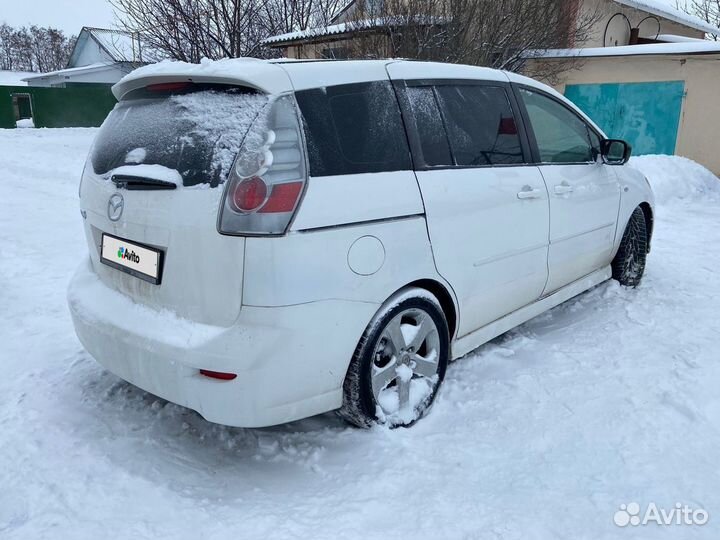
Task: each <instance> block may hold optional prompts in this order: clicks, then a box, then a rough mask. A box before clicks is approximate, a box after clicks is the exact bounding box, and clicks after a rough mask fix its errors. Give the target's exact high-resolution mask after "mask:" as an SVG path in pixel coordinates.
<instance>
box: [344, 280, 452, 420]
mask: <svg viewBox="0 0 720 540" xmlns="http://www.w3.org/2000/svg"><path fill="white" fill-rule="evenodd" d="M449 342H450V338H449V335H448V325H447V321H446V320H445V315H444V314H443V311H442V309H441V307H440V304H439V302H438V301H437V299H436V298H435V297H434V296H433V295H432V294H430V293H429V292H427V291H425V290H424V289H416V288H409V289H405V290H403V291H400V293H398V294H397V295H395V296H394V297H393V298H391V299H390V300H388V302H386V303H385V305H384V307H383V308H382V309H381V310H380V311H379V312H378V314H377V315H375V317H374V318H373V320H372V321H371V322H370V324H369V325H368V327H367V329H366V330H365V333H364V334H363V337H362V339H361V340H360V343H359V344H358V346H357V348H356V350H355V354H354V355H353V358H352V361H351V362H350V367H349V368H348V372H347V376H346V377H345V383H344V385H343V405H342V408H341V409H340V411H339V413H340V416H342V417H343V418H344V419H345V420H347V421H348V422H350V423H351V424H354V425H356V426H358V427H363V428H367V427H370V426H372V425H373V424H375V423H381V424H387V425H389V426H390V427H398V426H410V425H412V424H414V423H415V422H417V421H418V420H419V419H420V418H422V417H423V416H424V415H425V413H426V412H427V411H428V409H429V408H430V406H431V405H432V403H433V401H434V399H435V396H436V395H437V392H438V389H439V388H440V385H441V384H442V381H443V379H444V377H445V370H446V369H447V364H448V359H449V356H450V347H449Z"/></svg>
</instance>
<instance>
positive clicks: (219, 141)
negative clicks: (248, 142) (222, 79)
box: [90, 83, 268, 187]
mask: <svg viewBox="0 0 720 540" xmlns="http://www.w3.org/2000/svg"><path fill="white" fill-rule="evenodd" d="M267 103H268V99H267V96H264V95H262V94H258V93H256V92H254V91H252V90H249V89H247V88H239V87H229V86H224V85H200V84H189V83H168V84H159V85H154V86H150V87H148V88H141V89H138V90H134V91H133V92H131V93H129V94H128V95H127V96H126V97H124V98H123V100H122V101H120V103H118V104H117V105H116V107H115V109H113V111H112V112H111V113H110V115H109V116H108V117H107V119H106V120H105V122H104V123H103V125H102V127H101V128H100V132H99V133H98V135H97V138H96V139H95V144H94V146H93V150H92V153H91V155H90V160H91V163H92V167H93V170H94V172H95V174H99V175H110V174H113V173H114V171H116V170H119V169H120V168H121V167H122V170H121V172H122V173H123V174H129V175H142V174H143V173H144V171H152V174H163V175H167V174H168V173H172V174H173V175H177V174H178V173H179V175H180V176H181V177H182V180H183V185H185V186H196V185H199V184H209V185H210V186H211V187H215V186H217V185H219V184H221V183H222V182H224V181H225V179H226V177H227V175H228V173H229V171H230V168H231V167H232V164H233V162H234V160H235V157H236V156H237V154H238V151H239V149H240V146H241V144H242V141H243V140H244V138H245V136H246V134H247V133H248V130H249V129H250V127H251V126H252V125H253V123H254V122H255V121H256V119H258V117H259V116H260V115H261V113H262V112H263V110H264V109H265V106H266V105H267ZM148 165H152V166H153V169H148V168H147V167H146V166H148Z"/></svg>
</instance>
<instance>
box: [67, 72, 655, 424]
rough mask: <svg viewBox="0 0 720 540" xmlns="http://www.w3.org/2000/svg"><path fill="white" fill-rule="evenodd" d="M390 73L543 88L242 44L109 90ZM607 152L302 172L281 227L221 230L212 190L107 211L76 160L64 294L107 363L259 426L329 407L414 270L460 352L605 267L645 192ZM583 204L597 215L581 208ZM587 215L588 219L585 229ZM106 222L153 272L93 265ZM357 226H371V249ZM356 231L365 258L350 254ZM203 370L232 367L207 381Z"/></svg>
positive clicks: (306, 84) (320, 80) (502, 76)
mask: <svg viewBox="0 0 720 540" xmlns="http://www.w3.org/2000/svg"><path fill="white" fill-rule="evenodd" d="M388 72H389V73H390V76H391V77H392V78H393V79H403V78H438V79H442V78H447V79H464V78H472V79H477V80H492V81H499V82H503V83H508V82H517V83H521V84H525V85H528V86H533V87H536V88H540V89H542V90H543V91H545V92H547V93H552V92H553V91H552V90H550V89H549V88H547V87H545V86H544V85H541V84H540V83H537V82H535V81H532V80H530V79H527V78H524V77H518V76H515V75H509V74H506V73H503V72H499V71H493V70H487V69H483V68H473V67H469V66H449V65H444V64H428V63H421V62H405V61H371V62H341V63H328V62H312V63H300V62H292V63H287V64H283V63H277V62H259V61H250V60H228V61H221V62H216V63H204V64H201V65H199V66H195V65H187V64H181V63H161V64H159V65H157V66H150V67H146V68H141V69H139V70H137V71H135V72H133V74H132V75H130V76H128V77H126V78H125V79H123V81H121V82H120V83H118V85H116V86H115V87H114V92H115V94H116V96H118V97H119V98H121V97H122V96H123V95H124V94H125V93H126V92H128V91H131V90H133V89H136V88H141V87H144V86H145V85H147V84H151V83H152V84H154V83H159V82H174V81H186V80H192V81H196V82H198V81H203V82H222V83H234V84H243V85H247V86H251V87H254V88H257V89H259V90H261V91H263V92H267V93H273V94H277V93H286V92H289V91H292V90H298V89H306V88H316V87H324V86H330V85H336V84H346V83H347V84H349V83H356V82H361V81H376V80H387V78H388V77H389V76H388ZM555 94H556V93H555ZM557 96H558V99H561V100H563V102H566V101H565V100H564V98H562V96H559V95H557ZM568 106H570V107H571V108H573V109H575V107H574V106H572V105H571V104H569V105H568ZM580 114H581V113H580ZM581 116H583V117H584V115H581ZM588 123H590V124H591V125H593V126H594V124H592V123H591V122H589V121H588ZM594 127H595V128H596V126H594ZM598 131H599V130H598ZM91 168H92V167H90V169H91ZM609 168H610V167H609V166H607V165H602V164H600V163H598V164H594V165H591V166H588V167H587V170H588V171H589V173H588V174H587V175H586V176H585V177H583V176H582V175H579V176H578V175H576V174H575V172H576V171H574V170H573V169H571V168H566V169H562V170H561V166H558V167H557V169H556V170H555V171H553V172H551V171H549V170H547V168H545V167H539V166H536V165H526V166H522V167H502V168H483V169H472V170H448V171H418V172H417V173H413V171H401V172H388V173H375V174H359V175H347V176H342V177H334V178H333V177H322V178H313V177H310V178H309V180H308V182H307V187H306V190H305V193H304V198H303V200H302V202H301V203H300V205H299V208H298V209H297V211H296V213H295V216H294V218H293V220H292V222H291V225H290V227H289V229H288V231H287V232H286V234H284V235H281V236H277V237H262V236H247V237H243V236H225V235H221V234H219V233H218V232H217V228H216V226H217V211H218V207H219V206H220V198H221V196H222V191H223V190H222V189H188V188H179V189H177V190H174V191H170V192H143V191H134V192H131V191H126V190H123V195H124V196H125V206H126V210H125V214H124V216H123V218H122V219H121V220H119V221H118V222H111V221H110V220H109V218H108V217H107V215H106V206H107V201H108V199H109V197H110V196H111V195H112V194H113V193H115V192H116V191H117V190H116V188H115V187H114V186H113V185H112V184H111V183H109V182H108V181H107V180H105V179H103V178H100V177H96V176H95V175H94V174H93V173H92V172H91V171H86V172H85V174H84V177H83V182H82V184H81V193H80V200H81V210H82V212H83V213H84V215H85V216H86V218H85V232H86V237H87V240H88V244H89V247H90V261H86V262H83V264H82V265H81V266H80V268H79V269H78V272H77V274H76V276H75V278H74V279H73V281H72V283H71V285H70V289H69V293H68V298H69V305H70V308H71V313H72V315H73V320H74V323H75V327H76V331H77V334H78V336H79V337H80V340H81V341H82V343H83V345H84V346H85V347H86V349H87V350H88V351H89V352H90V353H91V354H92V355H93V356H94V357H95V358H96V359H97V360H98V361H99V362H100V363H102V364H103V365H105V366H106V367H107V368H108V369H109V370H111V371H112V372H114V373H116V374H117V375H119V376H120V377H122V378H124V379H126V380H128V381H130V382H132V383H133V384H135V385H137V386H139V387H141V388H143V389H145V390H148V391H150V392H152V393H154V394H157V395H159V396H161V397H164V398H166V399H168V400H170V401H173V402H176V403H179V404H182V405H185V406H188V407H190V408H193V409H195V410H197V411H198V412H199V413H200V414H202V415H203V416H204V417H205V418H206V419H208V420H210V421H213V422H218V423H222V424H228V425H234V426H245V427H256V426H266V425H273V424H278V423H282V422H287V421H291V420H295V419H299V418H303V417H307V416H311V415H314V414H318V413H322V412H325V411H329V410H332V409H336V408H338V407H339V406H340V405H341V403H342V398H343V394H342V385H343V380H344V377H345V373H346V370H347V367H348V364H349V362H350V359H351V357H352V354H353V351H354V350H355V348H356V346H357V344H358V341H359V339H360V337H361V335H362V334H363V331H364V329H365V328H366V326H367V324H368V323H369V321H370V320H371V319H372V318H373V317H374V315H375V313H376V312H377V311H378V309H379V307H380V306H381V305H382V304H383V303H384V302H385V301H386V300H387V299H388V298H389V297H391V296H392V295H393V293H394V292H396V291H398V290H400V289H402V288H403V287H405V286H407V285H408V284H411V283H418V282H421V283H425V284H434V285H433V287H435V288H437V289H438V290H442V291H445V292H446V294H447V299H448V302H446V303H445V305H444V307H445V309H446V311H448V318H453V317H451V315H454V317H455V318H456V319H457V324H456V325H455V327H454V329H453V331H452V335H451V339H452V340H453V344H452V355H453V357H459V356H461V355H463V354H466V353H467V352H469V351H471V350H472V349H474V348H476V347H477V346H479V345H481V344H482V343H484V342H486V341H488V340H489V339H492V338H493V337H495V336H497V335H499V334H501V333H503V332H505V331H507V330H508V329H510V328H512V327H513V326H516V325H517V324H520V323H522V322H524V321H526V320H528V319H529V318H531V317H533V316H535V315H537V314H539V313H541V312H542V311H544V310H546V309H549V308H550V307H553V306H554V305H557V304H558V303H560V302H563V301H565V300H567V299H569V298H571V297H572V296H575V295H576V294H579V293H580V292H582V291H584V290H586V289H587V288H589V287H592V286H594V285H596V284H597V283H600V282H601V281H603V280H605V279H608V278H609V277H610V271H609V264H610V261H611V259H612V256H613V255H614V253H615V251H616V250H617V247H618V245H619V242H620V238H621V236H622V231H623V229H624V226H625V224H626V223H627V221H628V219H629V216H630V214H631V213H632V211H633V210H634V209H635V208H636V207H637V205H639V204H641V203H646V204H648V205H649V207H652V205H653V197H652V192H651V190H650V188H649V186H648V184H647V182H646V181H645V180H644V178H643V177H642V175H639V173H634V172H630V171H629V170H628V169H627V168H626V167H613V168H612V172H608V173H605V172H603V173H602V174H599V175H596V174H594V172H599V171H608V169H609ZM584 170H585V169H584ZM556 173H557V174H556ZM603 175H605V176H603ZM564 180H567V181H572V182H574V183H575V184H574V185H575V186H577V190H576V192H575V194H576V195H577V196H575V197H574V198H572V199H571V198H569V197H564V198H558V197H555V195H554V193H553V191H552V188H553V186H554V185H555V184H558V183H562V181H564ZM603 182H607V183H608V186H610V187H609V188H608V190H615V191H617V193H619V194H620V195H621V199H619V200H617V199H616V200H614V203H613V202H612V201H610V199H609V197H608V196H607V193H604V192H603V191H602V190H597V189H596V186H597V185H602V184H603ZM548 189H550V190H551V191H550V192H548ZM528 191H530V192H532V197H529V198H528V197H526V196H525V195H527V193H528ZM522 193H525V195H522ZM518 194H520V195H518ZM554 197H555V198H554ZM555 212H557V215H556V214H555ZM581 218H582V219H588V218H589V219H590V220H591V222H592V223H591V225H588V224H587V223H580V224H578V223H577V220H580V219H581ZM609 224H612V226H610V225H609ZM596 225H598V228H597V230H599V231H601V233H599V234H594V233H593V232H592V231H591V230H590V229H592V228H594V227H595V226H596ZM600 225H602V227H600ZM605 225H607V226H605ZM553 227H555V228H553ZM573 227H575V229H573ZM102 232H107V233H110V234H113V235H115V236H118V237H121V238H127V239H129V240H131V241H134V242H137V243H141V244H147V245H149V246H152V247H157V248H160V249H162V250H163V251H164V252H165V255H166V256H165V268H164V272H163V282H162V284H161V285H160V286H156V285H152V284H149V283H146V282H143V281H141V280H139V279H137V278H135V277H133V276H130V275H127V274H124V273H121V272H119V271H118V270H116V269H114V268H110V267H107V266H105V265H102V264H100V262H99V251H98V249H99V248H98V246H99V243H100V238H101V234H102ZM566 237H567V238H577V240H574V241H563V240H564V239H565V238H566ZM366 238H374V239H376V240H377V242H376V241H375V240H373V241H372V246H373V247H372V248H371V247H370V244H368V243H366V241H364V240H363V239H366ZM361 241H362V242H361ZM358 242H361V243H360V245H361V246H365V247H361V249H363V250H368V251H360V255H361V258H362V256H363V255H364V256H366V257H368V258H369V259H370V263H372V264H370V263H368V265H367V266H366V265H363V264H362V262H358V260H357V257H358V252H357V251H354V249H358V248H353V246H357V245H358ZM555 248H557V249H555ZM380 251H382V256H380ZM548 252H549V253H550V269H549V271H548ZM353 261H354V262H353ZM368 268H369V271H364V270H367V269H368ZM358 269H360V270H362V271H359V270H358ZM544 292H545V295H544V296H543V293H544ZM550 293H551V294H550ZM451 312H452V313H451ZM178 334H179V335H180V337H178ZM201 369H203V370H212V371H220V372H228V373H234V374H237V378H235V379H234V380H229V381H219V380H213V379H209V378H207V377H204V376H202V375H200V373H199V370H201Z"/></svg>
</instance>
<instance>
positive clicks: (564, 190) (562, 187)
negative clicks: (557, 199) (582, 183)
mask: <svg viewBox="0 0 720 540" xmlns="http://www.w3.org/2000/svg"><path fill="white" fill-rule="evenodd" d="M573 191H575V189H574V188H573V187H572V186H571V185H570V184H568V183H567V182H563V183H562V184H558V185H557V186H555V194H556V195H566V194H568V193H572V192H573Z"/></svg>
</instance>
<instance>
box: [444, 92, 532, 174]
mask: <svg viewBox="0 0 720 540" xmlns="http://www.w3.org/2000/svg"><path fill="white" fill-rule="evenodd" d="M436 92H437V96H438V101H439V104H440V109H441V110H442V114H443V116H444V119H445V127H446V129H447V132H448V137H449V139H450V146H451V149H452V153H453V157H454V159H455V164H456V165H464V166H474V165H512V164H520V163H523V162H524V158H523V153H522V146H521V145H520V136H519V134H518V128H517V124H516V123H515V116H514V115H513V111H512V107H511V105H510V100H509V99H508V96H507V93H506V92H505V89H504V88H501V87H497V86H438V87H436Z"/></svg>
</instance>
